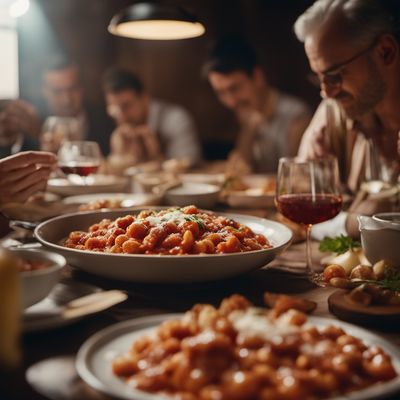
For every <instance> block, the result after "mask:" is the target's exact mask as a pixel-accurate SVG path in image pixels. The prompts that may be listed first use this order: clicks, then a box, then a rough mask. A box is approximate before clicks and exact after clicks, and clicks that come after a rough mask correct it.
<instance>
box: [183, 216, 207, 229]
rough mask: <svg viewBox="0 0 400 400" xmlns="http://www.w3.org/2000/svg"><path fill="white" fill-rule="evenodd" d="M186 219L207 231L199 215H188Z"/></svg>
mask: <svg viewBox="0 0 400 400" xmlns="http://www.w3.org/2000/svg"><path fill="white" fill-rule="evenodd" d="M184 218H185V220H186V221H191V222H196V223H197V225H198V226H199V228H200V229H205V227H206V225H205V223H204V221H203V220H202V219H201V218H199V217H198V216H197V215H187V216H185V217H184Z"/></svg>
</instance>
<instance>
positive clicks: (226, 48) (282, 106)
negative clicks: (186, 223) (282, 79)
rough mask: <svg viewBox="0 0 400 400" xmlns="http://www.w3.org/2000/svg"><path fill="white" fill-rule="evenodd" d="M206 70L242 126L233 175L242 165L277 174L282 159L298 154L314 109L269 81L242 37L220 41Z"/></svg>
mask: <svg viewBox="0 0 400 400" xmlns="http://www.w3.org/2000/svg"><path fill="white" fill-rule="evenodd" d="M203 69H204V73H205V74H206V76H207V78H208V81H209V82H210V84H211V86H212V88H213V89H214V91H215V93H216V95H217V96H218V98H219V100H220V101H221V103H222V104H223V105H224V106H226V107H227V108H229V109H230V110H232V111H233V112H234V113H235V116H236V118H237V120H238V122H239V125H240V131H239V135H238V138H237V142H236V145H235V149H234V151H233V153H232V154H231V155H230V162H228V165H229V167H228V168H229V169H230V170H231V169H232V168H234V169H238V166H243V167H244V170H246V169H248V170H249V171H248V172H250V171H252V172H275V171H276V170H277V168H278V160H279V158H280V157H283V156H293V155H295V154H296V152H297V150H298V146H299V143H300V139H301V136H302V134H303V132H304V130H305V128H306V127H307V125H308V123H309V122H310V110H309V108H308V106H307V105H306V104H305V103H303V102H302V101H301V100H299V99H297V98H295V97H293V96H289V95H287V94H284V93H281V92H279V91H278V90H277V89H275V88H273V87H272V86H271V85H270V84H269V83H268V82H267V79H266V77H265V75H264V73H263V71H262V68H261V66H260V65H259V63H258V60H257V56H256V54H255V52H254V50H253V49H252V48H251V46H250V45H249V44H248V43H247V42H246V41H245V40H244V39H243V38H240V37H237V36H226V37H223V38H221V39H220V40H219V41H217V43H216V44H215V45H214V47H213V49H212V50H211V53H210V55H209V58H208V60H207V61H206V63H205V65H204V68H203ZM246 166H247V168H246Z"/></svg>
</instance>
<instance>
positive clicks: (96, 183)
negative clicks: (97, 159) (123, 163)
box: [47, 174, 128, 196]
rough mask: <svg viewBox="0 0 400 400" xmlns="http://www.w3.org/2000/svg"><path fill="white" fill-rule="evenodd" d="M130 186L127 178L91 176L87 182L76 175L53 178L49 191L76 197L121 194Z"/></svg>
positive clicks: (48, 183) (48, 187) (50, 180)
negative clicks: (81, 195)
mask: <svg viewBox="0 0 400 400" xmlns="http://www.w3.org/2000/svg"><path fill="white" fill-rule="evenodd" d="M127 185H128V181H127V178H124V177H120V176H114V175H100V174H96V175H90V176H88V177H87V178H86V181H85V180H84V179H83V178H81V177H79V176H75V175H71V176H70V177H69V178H68V179H67V178H52V179H49V180H48V182H47V190H48V191H49V192H52V193H56V194H58V195H60V196H75V195H80V194H89V193H105V192H121V191H124V190H125V189H126V187H127Z"/></svg>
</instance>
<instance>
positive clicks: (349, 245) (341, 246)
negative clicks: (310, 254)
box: [319, 235, 361, 254]
mask: <svg viewBox="0 0 400 400" xmlns="http://www.w3.org/2000/svg"><path fill="white" fill-rule="evenodd" d="M356 247H361V243H360V242H358V241H356V240H353V239H352V238H351V237H349V236H344V235H340V236H336V237H334V238H331V237H325V238H324V239H322V241H321V243H320V244H319V249H320V251H322V252H327V251H331V252H332V253H337V254H343V253H346V251H348V250H353V249H355V248H356Z"/></svg>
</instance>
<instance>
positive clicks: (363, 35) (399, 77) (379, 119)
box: [294, 0, 400, 235]
mask: <svg viewBox="0 0 400 400" xmlns="http://www.w3.org/2000/svg"><path fill="white" fill-rule="evenodd" d="M399 20H400V9H399V4H398V1H396V0H385V1H384V0H340V1H338V0H336V1H333V0H318V1H316V2H315V3H314V4H313V5H312V6H311V7H310V8H309V9H308V10H306V12H304V13H303V14H302V15H301V16H300V17H299V18H298V20H297V21H296V24H295V27H294V28H295V32H296V35H297V37H298V38H299V40H301V41H302V42H304V47H305V51H306V54H307V57H308V59H309V62H310V66H311V69H312V70H313V71H314V73H315V75H316V78H317V79H318V83H319V85H320V89H321V95H322V97H323V98H325V100H323V101H322V103H321V105H320V107H319V108H318V110H317V112H316V114H315V116H314V118H313V120H312V123H311V124H310V126H309V127H308V129H307V131H306V132H305V134H304V137H303V140H302V143H301V146H300V149H299V155H300V156H301V157H304V158H315V157H323V156H325V155H327V154H334V155H336V156H337V157H338V158H339V161H340V165H341V169H342V171H341V172H342V176H343V177H344V179H345V181H346V183H347V185H348V187H349V188H350V189H351V190H352V191H353V192H355V191H357V190H358V189H359V187H360V183H362V182H363V181H365V180H370V179H379V180H385V181H389V182H397V181H398V179H399V171H400V159H399V154H398V151H397V146H398V140H399V136H398V132H399V130H400V113H399V110H400V37H399ZM373 167H377V168H378V169H379V171H378V174H377V175H376V176H373V174H371V169H372V168H373ZM396 201H398V199H397V200H396V198H387V197H385V196H375V198H374V196H373V195H371V196H369V197H368V198H367V199H366V200H364V201H361V202H359V203H358V204H354V205H353V207H351V209H350V210H351V212H352V213H350V214H349V215H348V216H347V217H346V216H345V215H342V218H343V219H344V218H345V217H346V218H347V219H346V221H345V222H346V228H347V232H348V233H350V234H353V235H357V234H359V232H358V224H357V221H356V219H355V216H356V215H357V214H367V215H371V214H374V213H376V212H380V211H390V207H391V206H392V205H393V204H394V203H395V202H396ZM353 213H354V214H353ZM338 233H341V231H340V230H339V229H336V234H338Z"/></svg>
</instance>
